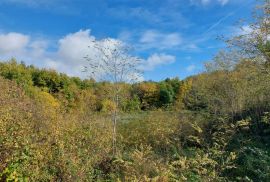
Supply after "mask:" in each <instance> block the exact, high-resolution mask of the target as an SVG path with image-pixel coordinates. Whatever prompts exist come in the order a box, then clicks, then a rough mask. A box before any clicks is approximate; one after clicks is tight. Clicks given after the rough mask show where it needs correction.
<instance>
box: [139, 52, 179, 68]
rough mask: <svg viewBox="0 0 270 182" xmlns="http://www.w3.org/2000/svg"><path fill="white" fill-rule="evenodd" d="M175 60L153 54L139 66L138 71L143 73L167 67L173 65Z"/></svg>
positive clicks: (169, 56)
mask: <svg viewBox="0 0 270 182" xmlns="http://www.w3.org/2000/svg"><path fill="white" fill-rule="evenodd" d="M175 60H176V58H175V56H173V55H169V54H165V53H161V54H156V53H155V54H153V55H151V56H149V57H148V58H147V59H146V60H145V61H144V63H143V64H142V65H141V67H140V69H141V70H144V71H151V70H154V69H155V68H156V67H158V66H161V65H168V64H172V63H174V62H175Z"/></svg>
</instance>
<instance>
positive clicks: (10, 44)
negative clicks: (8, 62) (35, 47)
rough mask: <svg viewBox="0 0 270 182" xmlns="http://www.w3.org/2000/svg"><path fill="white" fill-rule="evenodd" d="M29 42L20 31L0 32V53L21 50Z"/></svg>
mask: <svg viewBox="0 0 270 182" xmlns="http://www.w3.org/2000/svg"><path fill="white" fill-rule="evenodd" d="M28 43H29V37H28V36H27V35H23V34H20V33H14V32H11V33H8V34H0V53H1V54H11V53H13V52H22V51H24V49H25V48H26V46H27V45H28Z"/></svg>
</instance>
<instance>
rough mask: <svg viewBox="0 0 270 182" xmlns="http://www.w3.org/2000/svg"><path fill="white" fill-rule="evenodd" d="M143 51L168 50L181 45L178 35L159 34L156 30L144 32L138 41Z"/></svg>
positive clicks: (180, 38)
mask: <svg viewBox="0 0 270 182" xmlns="http://www.w3.org/2000/svg"><path fill="white" fill-rule="evenodd" d="M139 42H140V43H141V46H142V48H144V49H151V48H155V49H169V48H173V47H176V46H179V45H181V43H182V42H183V41H182V37H181V36H180V34H179V33H161V32H158V31H156V30H147V31H145V32H144V33H143V34H142V35H141V38H140V40H139Z"/></svg>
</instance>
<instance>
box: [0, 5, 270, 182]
mask: <svg viewBox="0 0 270 182" xmlns="http://www.w3.org/2000/svg"><path fill="white" fill-rule="evenodd" d="M269 22H270V5H269V2H268V1H265V3H264V5H263V6H261V7H260V8H259V9H258V10H257V14H256V16H255V17H254V22H252V23H251V24H250V27H251V28H252V30H253V31H252V32H250V33H249V34H246V35H240V36H236V37H232V38H231V39H229V40H228V41H227V43H228V45H229V48H228V49H226V50H223V51H220V52H219V53H218V54H217V55H216V56H215V57H214V58H213V60H212V61H211V62H207V63H206V66H205V67H206V68H205V71H204V72H203V73H201V74H198V75H194V76H192V77H189V78H186V79H184V80H180V79H179V78H173V79H172V78H171V79H169V78H168V79H165V80H163V81H160V82H154V81H144V82H139V83H134V84H130V83H120V84H119V85H120V87H121V89H120V90H121V92H120V101H119V106H118V107H119V119H118V123H117V140H116V141H117V142H116V153H113V152H112V151H113V146H112V129H113V128H112V122H111V114H112V112H113V111H114V110H115V109H116V107H117V106H116V105H115V103H114V102H113V100H112V95H111V93H112V89H113V83H110V82H96V81H95V80H93V79H85V80H82V79H80V78H77V77H69V76H67V75H65V74H62V73H57V72H56V71H54V70H46V69H39V68H36V67H34V66H32V65H30V66H29V65H25V64H24V63H23V62H22V63H18V62H17V61H16V60H15V59H12V60H10V61H6V62H1V63H0V88H1V94H0V181H270V146H269V145H270V40H269V37H270V36H269V35H270V23H269Z"/></svg>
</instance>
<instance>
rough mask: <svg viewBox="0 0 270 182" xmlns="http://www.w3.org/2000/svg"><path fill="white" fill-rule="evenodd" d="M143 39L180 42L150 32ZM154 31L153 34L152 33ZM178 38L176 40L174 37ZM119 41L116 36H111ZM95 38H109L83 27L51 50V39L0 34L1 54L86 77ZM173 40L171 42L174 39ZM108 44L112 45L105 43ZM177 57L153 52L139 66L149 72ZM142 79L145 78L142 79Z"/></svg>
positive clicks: (170, 37)
mask: <svg viewBox="0 0 270 182" xmlns="http://www.w3.org/2000/svg"><path fill="white" fill-rule="evenodd" d="M148 33H149V34H148V35H145V36H144V37H143V39H142V40H141V41H143V42H146V43H149V44H153V43H156V42H157V41H158V40H159V41H164V42H163V43H162V44H163V45H164V46H165V45H166V43H165V41H170V39H172V40H171V41H176V42H174V43H172V45H177V44H178V41H180V40H178V38H179V37H178V35H176V34H169V35H167V36H164V35H163V34H159V33H156V32H155V33H153V32H148ZM151 33H153V34H152V35H151ZM175 38H176V40H175ZM111 40H115V41H117V39H111ZM93 41H96V42H98V43H100V44H106V41H103V40H96V38H95V36H93V35H91V30H90V29H87V30H80V31H78V32H75V33H70V34H67V35H65V36H64V37H62V38H61V39H59V40H57V42H56V43H57V48H56V49H55V50H50V49H48V47H50V45H49V41H47V40H41V39H34V38H33V37H30V36H28V35H25V34H21V33H7V34H0V53H1V57H0V58H1V59H2V60H7V59H10V58H11V57H16V58H17V59H19V60H23V61H24V62H26V63H27V64H34V65H36V66H38V67H46V68H51V69H55V70H57V71H60V72H64V73H67V74H68V75H70V76H79V77H82V78H85V77H86V76H87V74H85V73H83V72H82V70H83V67H84V66H85V65H86V64H87V63H86V60H85V58H84V57H85V56H86V55H90V56H91V55H95V54H96V53H97V52H96V51H97V50H95V49H94V48H93ZM171 41H170V42H171ZM103 46H104V47H108V46H111V45H103ZM175 59H176V58H175V57H174V56H172V55H168V54H165V53H162V54H157V53H154V54H152V55H151V56H150V57H149V58H147V59H146V60H143V62H142V65H140V69H141V70H143V71H150V70H153V69H155V68H156V67H158V66H160V65H167V64H172V63H173V62H175ZM140 80H142V78H140Z"/></svg>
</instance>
